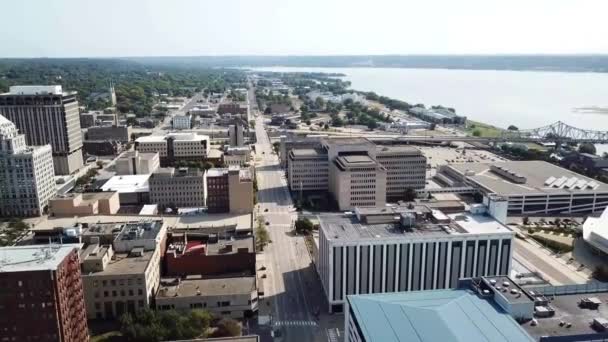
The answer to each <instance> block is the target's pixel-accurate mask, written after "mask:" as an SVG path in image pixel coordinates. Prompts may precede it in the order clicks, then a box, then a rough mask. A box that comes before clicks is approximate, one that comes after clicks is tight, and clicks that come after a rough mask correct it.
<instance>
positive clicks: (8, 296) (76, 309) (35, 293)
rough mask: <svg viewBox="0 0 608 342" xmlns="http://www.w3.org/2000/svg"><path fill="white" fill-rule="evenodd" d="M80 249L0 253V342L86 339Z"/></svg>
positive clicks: (7, 249)
mask: <svg viewBox="0 0 608 342" xmlns="http://www.w3.org/2000/svg"><path fill="white" fill-rule="evenodd" d="M79 249H80V245H70V244H66V245H53V246H48V245H46V246H19V247H16V246H15V247H3V248H0V260H2V267H1V268H0V286H1V288H2V295H1V296H0V339H1V340H2V341H49V342H50V341H64V342H80V341H88V340H89V330H88V327H87V320H86V312H85V301H84V295H83V285H82V280H81V278H80V261H79V258H78V250H79Z"/></svg>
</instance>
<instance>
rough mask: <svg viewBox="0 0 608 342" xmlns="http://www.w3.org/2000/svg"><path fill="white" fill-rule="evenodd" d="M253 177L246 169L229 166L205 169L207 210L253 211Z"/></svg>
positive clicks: (221, 211)
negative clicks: (226, 167)
mask: <svg viewBox="0 0 608 342" xmlns="http://www.w3.org/2000/svg"><path fill="white" fill-rule="evenodd" d="M253 206H254V204H253V177H252V175H251V172H250V171H249V170H248V169H240V168H239V167H237V166H230V167H229V168H228V169H210V170H208V171H207V210H208V212H210V213H227V212H230V213H233V214H245V213H251V212H253Z"/></svg>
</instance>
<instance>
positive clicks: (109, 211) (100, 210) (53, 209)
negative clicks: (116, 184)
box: [49, 192, 120, 216]
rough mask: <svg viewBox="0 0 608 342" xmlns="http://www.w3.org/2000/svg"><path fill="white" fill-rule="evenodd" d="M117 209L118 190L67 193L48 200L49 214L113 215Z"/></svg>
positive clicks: (118, 205) (118, 202) (118, 201)
mask: <svg viewBox="0 0 608 342" xmlns="http://www.w3.org/2000/svg"><path fill="white" fill-rule="evenodd" d="M119 209H120V200H119V197H118V192H89V193H82V194H67V195H61V196H58V197H55V198H53V199H51V200H50V201H49V213H50V214H51V216H87V215H113V214H116V213H117V212H118V210H119Z"/></svg>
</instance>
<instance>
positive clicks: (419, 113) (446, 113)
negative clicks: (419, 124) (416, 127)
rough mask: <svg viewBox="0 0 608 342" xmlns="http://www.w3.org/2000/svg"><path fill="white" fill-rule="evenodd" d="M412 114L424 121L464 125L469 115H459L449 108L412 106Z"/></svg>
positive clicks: (410, 110)
mask: <svg viewBox="0 0 608 342" xmlns="http://www.w3.org/2000/svg"><path fill="white" fill-rule="evenodd" d="M409 112H410V114H412V115H413V116H415V117H417V118H420V119H422V120H424V121H428V122H432V123H438V124H448V125H464V124H466V122H467V117H466V116H462V115H458V114H456V113H455V112H454V111H452V110H450V109H447V108H431V109H426V108H424V107H412V108H410V109H409Z"/></svg>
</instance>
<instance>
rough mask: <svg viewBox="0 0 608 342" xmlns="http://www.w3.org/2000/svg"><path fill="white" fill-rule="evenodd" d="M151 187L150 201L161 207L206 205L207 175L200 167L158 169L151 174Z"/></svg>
mask: <svg viewBox="0 0 608 342" xmlns="http://www.w3.org/2000/svg"><path fill="white" fill-rule="evenodd" d="M149 187H150V201H151V202H152V203H154V204H158V205H159V206H161V207H164V208H166V207H190V208H202V207H204V206H205V201H206V198H207V177H206V175H205V172H203V171H200V170H198V169H188V168H179V169H175V168H161V169H158V170H157V171H156V172H155V173H153V174H152V175H151V176H150V179H149Z"/></svg>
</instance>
